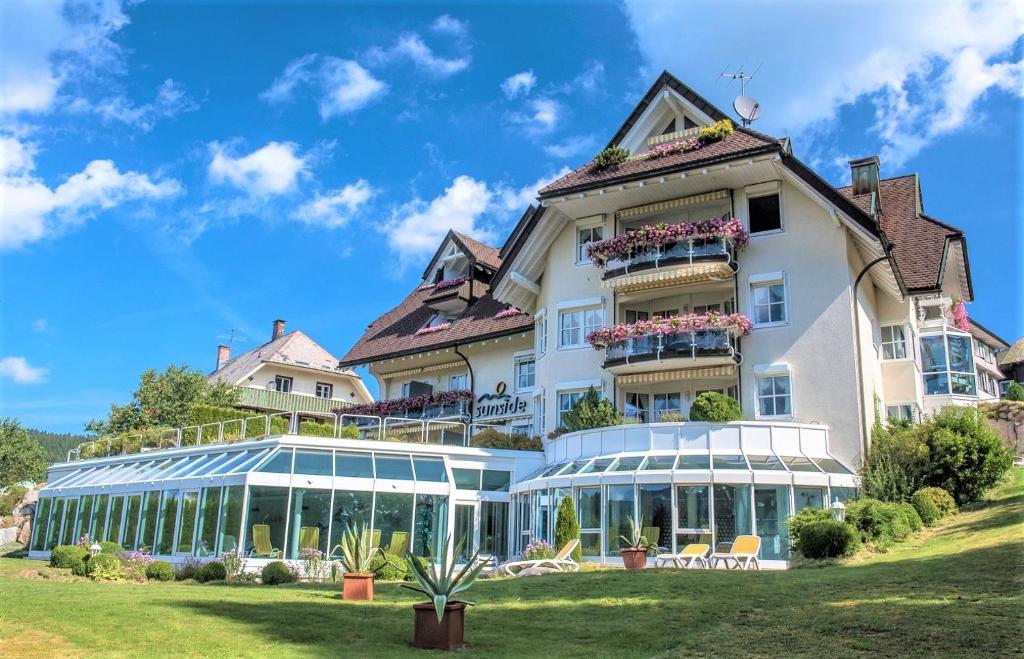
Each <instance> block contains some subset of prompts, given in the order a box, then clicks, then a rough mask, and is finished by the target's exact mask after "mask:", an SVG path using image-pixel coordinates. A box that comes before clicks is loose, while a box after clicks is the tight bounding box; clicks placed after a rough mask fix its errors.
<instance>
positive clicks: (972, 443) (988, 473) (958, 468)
mask: <svg viewBox="0 0 1024 659" xmlns="http://www.w3.org/2000/svg"><path fill="white" fill-rule="evenodd" d="M924 427H925V428H926V429H927V440H926V441H927V443H928V449H929V453H930V460H929V464H928V477H927V482H928V485H931V486H934V487H941V488H942V489H944V490H946V491H947V492H949V493H950V494H951V495H952V496H953V500H954V501H956V503H957V505H963V504H965V503H970V502H971V501H977V500H978V499H980V498H981V497H982V495H983V494H984V493H985V491H986V490H988V489H989V488H991V487H993V486H995V485H996V484H997V483H998V482H999V481H1000V480H1001V479H1002V478H1003V476H1004V475H1005V474H1006V472H1008V471H1009V470H1010V467H1012V466H1013V456H1012V454H1011V453H1010V451H1009V450H1008V449H1007V448H1006V446H1005V445H1004V444H1003V441H1002V438H1000V436H999V434H998V433H997V432H996V431H995V429H993V428H992V426H990V425H989V424H988V422H987V421H986V420H985V417H984V416H983V415H982V414H981V413H980V412H979V411H978V410H977V408H974V407H946V408H943V409H942V410H941V411H940V412H939V413H938V414H936V415H935V417H934V418H933V419H932V421H931V422H930V423H929V424H926V425H925V426H924Z"/></svg>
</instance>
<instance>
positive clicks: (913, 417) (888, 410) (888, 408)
mask: <svg viewBox="0 0 1024 659" xmlns="http://www.w3.org/2000/svg"><path fill="white" fill-rule="evenodd" d="M904 407H906V408H910V418H909V419H907V420H908V421H910V422H911V423H917V421H918V419H919V418H920V416H919V414H918V409H917V403H915V402H913V401H908V402H901V401H897V402H895V403H886V404H885V420H886V421H889V420H890V419H892V418H896V419H900V420H903V415H902V414H898V415H896V416H895V417H894V416H893V414H892V410H894V409H896V410H899V409H900V408H904Z"/></svg>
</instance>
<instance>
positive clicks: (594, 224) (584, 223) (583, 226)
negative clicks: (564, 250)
mask: <svg viewBox="0 0 1024 659" xmlns="http://www.w3.org/2000/svg"><path fill="white" fill-rule="evenodd" d="M593 229H600V230H601V238H599V240H604V239H605V235H604V217H597V218H591V219H587V220H580V221H579V222H577V223H576V226H575V227H574V232H575V233H574V236H573V246H574V247H575V250H576V253H575V254H574V255H573V260H574V261H575V262H576V265H590V259H588V258H587V255H586V254H585V253H584V252H583V249H581V248H582V247H583V244H581V243H580V232H581V231H587V230H590V232H591V233H590V236H591V241H590V242H597V241H595V240H593V236H594V234H593ZM584 244H589V243H584Z"/></svg>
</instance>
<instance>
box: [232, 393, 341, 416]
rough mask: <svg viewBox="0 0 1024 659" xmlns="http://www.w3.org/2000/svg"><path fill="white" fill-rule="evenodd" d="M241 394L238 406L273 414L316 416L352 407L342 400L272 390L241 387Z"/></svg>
mask: <svg viewBox="0 0 1024 659" xmlns="http://www.w3.org/2000/svg"><path fill="white" fill-rule="evenodd" d="M239 391H240V392H241V394H242V398H241V401H240V402H239V404H240V405H242V406H243V407H252V408H255V409H259V410H271V411H274V412H314V413H316V414H333V413H334V412H335V411H336V410H338V409H343V408H345V407H348V406H350V405H352V403H350V402H348V401H344V400H334V399H332V398H317V397H316V396H304V395H302V394H296V393H286V392H283V391H274V390H272V389H255V388H251V387H241V388H240V389H239Z"/></svg>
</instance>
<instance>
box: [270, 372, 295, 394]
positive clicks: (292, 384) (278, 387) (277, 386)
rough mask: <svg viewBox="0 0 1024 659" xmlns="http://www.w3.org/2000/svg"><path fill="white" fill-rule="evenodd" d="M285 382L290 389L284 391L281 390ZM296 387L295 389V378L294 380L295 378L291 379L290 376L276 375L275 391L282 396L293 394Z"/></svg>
mask: <svg viewBox="0 0 1024 659" xmlns="http://www.w3.org/2000/svg"><path fill="white" fill-rule="evenodd" d="M283 382H287V383H288V388H287V389H282V388H281V383H283ZM294 387H295V378H293V377H291V376H289V375H275V376H274V391H279V392H281V393H282V394H290V393H292V389H294Z"/></svg>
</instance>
